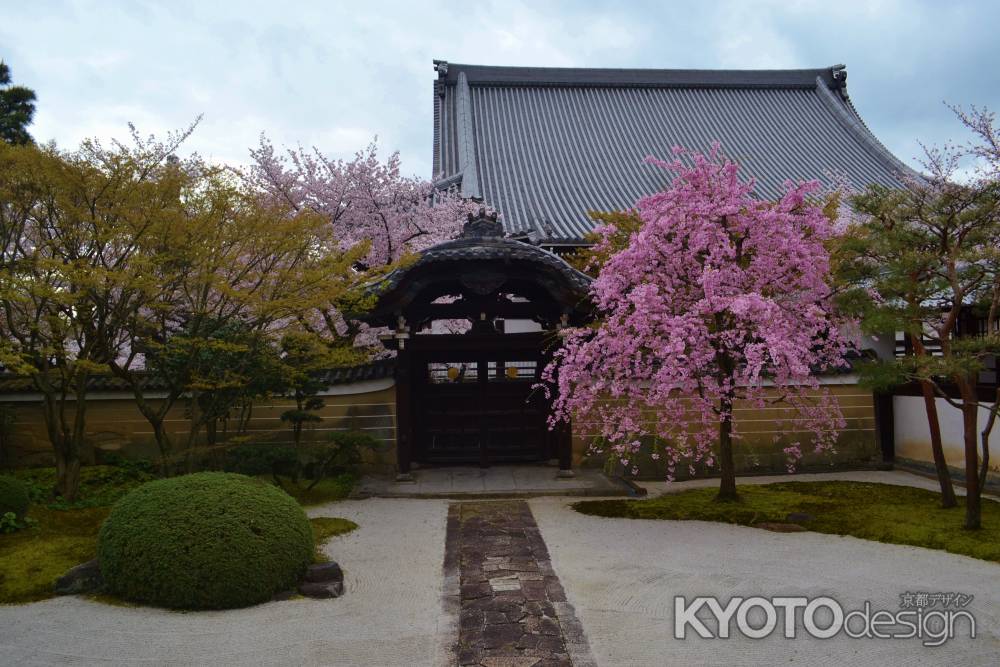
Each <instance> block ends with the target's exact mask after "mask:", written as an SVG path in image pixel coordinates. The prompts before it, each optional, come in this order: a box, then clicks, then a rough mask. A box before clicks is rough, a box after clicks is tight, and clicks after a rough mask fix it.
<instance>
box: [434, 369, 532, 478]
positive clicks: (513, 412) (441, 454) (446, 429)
mask: <svg viewBox="0 0 1000 667" xmlns="http://www.w3.org/2000/svg"><path fill="white" fill-rule="evenodd" d="M415 362H416V366H417V367H416V368H415V369H414V371H415V373H414V375H415V377H416V378H418V379H419V380H418V382H417V383H416V386H415V389H416V392H415V394H416V395H415V396H414V399H415V407H416V410H415V421H416V427H417V429H416V430H417V442H416V445H417V446H416V450H417V451H416V452H415V453H416V454H417V457H418V458H417V460H423V461H425V462H428V463H456V464H459V463H464V464H478V465H482V466H487V465H490V464H491V463H501V462H519V461H520V462H527V461H540V460H544V459H546V458H548V455H549V452H548V437H547V436H548V429H547V427H546V423H545V419H546V414H547V411H546V406H547V401H546V400H545V398H544V396H543V395H542V392H541V390H540V389H537V388H533V387H534V385H535V384H536V383H537V382H538V379H539V373H540V372H541V370H542V369H541V365H542V360H541V358H540V355H539V354H537V353H532V352H527V351H517V352H514V351H511V352H507V353H499V354H497V353H493V354H490V355H488V356H485V355H483V354H482V353H479V354H477V355H472V354H469V353H466V354H465V355H464V356H463V355H462V353H452V354H448V353H443V352H441V353H436V354H427V355H420V357H418V358H417V359H415Z"/></svg>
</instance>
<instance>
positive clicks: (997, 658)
mask: <svg viewBox="0 0 1000 667" xmlns="http://www.w3.org/2000/svg"><path fill="white" fill-rule="evenodd" d="M809 477H814V478H816V479H831V478H834V477H840V478H853V479H858V480H864V481H880V482H887V483H899V484H906V483H912V484H914V485H916V486H924V485H925V480H923V479H922V478H919V477H914V476H912V475H906V474H904V473H852V474H848V475H836V476H834V475H823V476H819V475H817V476H805V475H803V476H797V477H796V478H797V479H808V478H809ZM787 479H788V478H787V477H786V478H784V480H787ZM749 481H750V480H743V479H741V480H739V482H740V483H745V482H749ZM761 481H763V480H761ZM772 481H773V480H772ZM715 483H717V482H715ZM705 484H711V481H706V482H697V483H692V484H691V485H696V486H703V485H705ZM927 485H929V486H931V487H932V486H933V481H931V482H930V483H929V484H927ZM681 488H685V484H680V483H679V484H676V485H673V487H672V489H671V490H680V489H681ZM656 490H657V491H662V490H664V489H663V488H661V487H656ZM572 502H574V501H573V500H571V499H566V498H536V499H533V500H531V501H530V506H531V510H532V512H533V514H534V516H535V520H536V521H537V523H538V527H539V528H540V530H541V533H542V536H543V537H544V538H545V543H546V545H547V546H548V549H549V553H550V554H551V558H552V566H553V568H554V569H555V571H556V573H557V574H558V575H559V578H560V580H561V581H562V583H563V587H564V588H565V590H566V595H567V598H568V600H569V602H570V603H571V604H572V605H573V606H574V607H575V608H576V614H577V618H579V619H580V622H581V623H582V625H583V629H584V631H585V632H586V634H587V638H588V640H589V642H590V647H591V651H592V653H593V655H594V657H595V658H596V660H597V662H598V664H601V665H614V666H616V667H617V666H622V667H624V666H640V665H657V666H660V665H779V664H805V665H851V666H855V665H877V666H879V667H882V666H888V665H997V664H1000V564H997V563H989V562H984V561H980V560H975V559H972V558H968V557H965V556H956V555H952V554H948V553H945V552H941V551H932V550H929V549H921V548H917V547H907V546H899V545H891V544H880V543H877V542H869V541H865V540H859V539H855V538H853V537H840V536H835V535H823V534H819V533H812V532H807V533H772V532H768V531H765V530H760V529H756V528H745V527H742V526H729V525H723V524H717V523H708V522H703V521H649V520H633V519H605V518H600V517H593V516H586V515H583V514H580V513H578V512H575V511H573V510H572V509H571V508H570V507H569V504H570V503H572ZM917 591H927V592H931V593H936V592H962V593H969V594H973V595H975V599H974V600H973V602H972V603H971V604H970V605H969V607H968V609H970V610H971V611H972V613H973V614H974V615H975V617H976V619H977V630H978V633H977V637H976V639H969V638H968V637H967V636H964V637H962V638H960V639H955V640H952V641H950V642H948V643H946V644H945V645H944V646H942V647H939V648H925V647H924V646H922V645H921V642H920V641H919V640H916V639H895V640H890V639H849V638H843V637H839V636H838V637H835V638H833V639H829V640H815V639H808V638H797V639H785V638H783V637H781V636H780V634H781V633H780V628H781V627H782V626H781V624H780V620H779V630H778V631H776V632H775V633H774V635H773V636H771V637H768V638H766V639H763V640H750V639H745V638H739V639H737V638H729V639H701V638H699V637H692V636H691V635H692V634H693V633H691V632H689V633H688V638H687V639H684V640H677V639H674V637H673V619H674V607H673V605H674V596H675V595H685V596H687V597H688V599H690V598H691V597H692V596H700V595H715V596H720V597H721V598H723V599H722V600H721V602H722V603H723V605H724V604H725V602H726V601H727V600H728V599H729V598H730V597H731V596H735V595H739V596H743V597H749V596H755V595H760V596H763V597H773V596H777V595H805V596H810V597H813V596H819V595H828V596H830V597H833V598H835V599H836V600H838V601H839V602H840V603H841V604H842V605H843V606H844V608H845V611H848V610H851V609H857V608H861V607H863V605H864V602H865V601H866V600H870V601H871V602H872V609H873V610H876V609H888V610H898V608H899V601H900V599H899V595H900V594H901V593H904V592H917ZM963 629H964V626H963ZM798 631H799V635H800V637H801V636H802V628H801V624H800V627H799V628H798Z"/></svg>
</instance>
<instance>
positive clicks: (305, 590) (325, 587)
mask: <svg viewBox="0 0 1000 667" xmlns="http://www.w3.org/2000/svg"><path fill="white" fill-rule="evenodd" d="M299 593H301V594H302V595H304V596H306V597H307V598H314V599H317V600H326V599H329V598H339V597H340V596H341V595H343V594H344V584H343V582H340V581H327V582H312V581H307V582H305V583H304V584H302V585H301V586H299Z"/></svg>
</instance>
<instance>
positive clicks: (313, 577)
mask: <svg viewBox="0 0 1000 667" xmlns="http://www.w3.org/2000/svg"><path fill="white" fill-rule="evenodd" d="M306 581H307V582H310V583H325V582H328V581H339V582H343V581H344V571H343V570H342V569H340V565H338V564H337V563H334V562H330V563H316V564H315V565H310V566H309V568H308V569H307V570H306Z"/></svg>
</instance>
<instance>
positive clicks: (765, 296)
mask: <svg viewBox="0 0 1000 667" xmlns="http://www.w3.org/2000/svg"><path fill="white" fill-rule="evenodd" d="M650 161H651V162H653V163H654V164H657V165H659V166H660V167H663V168H664V169H667V170H669V171H671V172H673V174H674V178H673V182H672V184H671V185H670V187H669V188H668V189H666V190H665V191H663V192H660V193H657V194H655V195H652V196H649V197H646V198H644V199H642V200H640V201H639V202H638V203H637V205H636V207H635V212H636V213H637V214H638V216H639V218H640V219H641V222H642V224H641V226H640V227H639V229H638V230H637V231H635V232H634V233H632V234H631V235H630V236H629V241H628V245H627V247H625V248H624V249H623V250H621V251H620V252H617V253H615V254H613V255H611V256H610V257H609V258H608V259H607V260H606V261H605V262H604V263H603V265H602V266H601V267H600V271H599V273H598V275H597V277H596V278H595V280H594V282H593V283H592V287H591V296H592V299H593V301H594V304H595V306H596V309H597V314H598V321H597V323H596V324H595V325H594V326H593V327H585V328H576V329H568V330H565V331H564V341H563V346H562V347H561V349H560V350H559V351H558V352H557V353H556V357H555V359H554V361H553V362H552V363H551V364H550V365H549V366H548V367H547V368H546V369H545V373H544V377H545V379H546V380H548V381H550V382H553V383H554V384H555V385H556V387H557V389H558V391H557V393H556V397H555V401H554V405H553V410H554V412H553V415H552V416H551V419H550V421H551V422H552V423H553V424H555V423H557V422H559V421H563V420H565V421H568V420H570V419H571V418H572V419H573V422H574V428H576V429H579V430H580V431H582V432H587V433H596V434H598V435H599V443H600V444H599V445H598V446H599V447H601V448H602V449H603V451H604V452H606V454H607V455H608V456H609V457H613V458H614V459H616V460H619V461H620V462H621V463H622V464H624V465H626V466H629V465H631V462H632V460H633V458H634V457H635V456H636V455H637V454H638V453H639V452H640V451H642V450H643V449H644V448H645V449H649V450H651V455H652V457H653V458H654V459H657V458H660V457H663V458H664V459H665V464H666V467H667V471H668V475H669V476H671V477H672V476H673V475H674V472H675V471H676V468H677V466H678V465H679V464H681V462H682V461H685V460H686V461H688V462H689V465H690V464H693V463H696V462H703V463H705V464H707V465H710V466H714V465H715V464H716V463H717V464H718V467H719V469H720V472H721V475H722V480H721V484H720V488H719V494H718V498H719V500H724V501H731V500H735V499H737V497H738V496H737V492H736V480H735V466H734V459H733V442H734V440H738V439H739V437H740V434H739V432H738V430H737V424H736V423H735V422H734V419H733V409H734V406H735V405H736V404H737V403H738V402H739V403H741V404H742V405H743V406H746V407H757V408H761V407H764V405H765V404H766V403H767V402H769V401H777V400H780V401H783V402H784V403H785V404H787V405H788V406H790V407H792V408H794V409H795V411H796V413H797V414H798V415H799V416H800V418H801V419H800V421H799V423H798V425H797V426H795V427H794V430H795V431H798V432H803V431H807V432H810V433H811V435H812V437H811V444H812V446H813V447H815V448H816V449H817V450H826V449H830V448H832V447H833V445H834V444H835V441H836V438H837V435H838V432H839V429H841V428H843V425H844V421H843V417H842V415H841V414H840V411H839V408H838V405H837V403H836V401H835V400H834V399H833V398H832V397H831V396H830V395H829V394H828V393H826V392H825V391H824V390H823V389H822V388H821V387H820V386H819V381H818V379H817V373H818V372H821V371H823V370H825V369H829V368H833V367H837V366H840V365H842V364H843V360H844V355H845V354H846V353H848V352H849V351H850V350H851V349H852V347H853V344H852V342H851V341H850V340H848V339H847V338H846V337H845V335H844V334H843V333H842V330H843V328H844V326H843V325H844V324H845V322H843V321H842V320H841V319H840V318H839V317H838V316H837V315H836V314H835V313H834V311H833V307H832V306H833V304H832V295H831V289H830V287H829V285H828V284H827V275H828V267H829V255H828V251H827V249H826V247H825V243H826V242H827V241H828V240H829V239H830V238H831V237H832V236H833V233H834V232H833V225H832V224H831V221H830V220H829V218H828V217H827V216H826V215H825V214H824V211H823V207H822V206H820V205H816V204H814V203H811V202H810V201H809V200H808V197H809V196H810V195H811V194H812V193H814V192H815V191H816V190H817V188H818V185H817V184H816V183H800V184H797V185H796V184H789V185H788V188H787V191H786V193H785V194H784V195H783V196H782V197H781V199H779V200H778V201H777V202H768V201H762V200H759V199H756V198H754V197H753V195H752V192H753V187H754V185H753V181H752V180H751V181H742V180H741V179H740V178H739V167H738V165H737V164H735V163H733V162H731V161H728V160H725V159H724V158H722V157H721V155H720V153H719V149H718V146H716V147H714V148H713V150H712V151H711V152H710V154H709V155H707V156H705V155H701V154H697V153H693V152H689V151H685V150H682V149H680V148H678V149H676V150H675V159H674V160H672V161H670V162H664V161H659V160H653V159H650ZM603 229H604V234H603V236H602V237H601V239H600V241H599V242H598V244H597V247H596V248H595V249H594V252H595V253H597V254H600V253H601V251H602V244H609V243H613V242H614V241H615V237H616V234H617V229H616V228H615V227H614V226H613V225H611V226H607V227H605V228H603ZM802 444H803V443H802V442H801V441H799V440H796V439H792V440H791V441H786V443H785V445H786V447H785V452H786V453H787V454H788V456H789V462H790V465H793V464H794V462H795V461H796V460H797V459H798V458H799V457H801V451H802V450H801V447H802Z"/></svg>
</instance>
